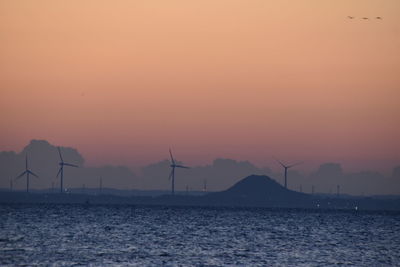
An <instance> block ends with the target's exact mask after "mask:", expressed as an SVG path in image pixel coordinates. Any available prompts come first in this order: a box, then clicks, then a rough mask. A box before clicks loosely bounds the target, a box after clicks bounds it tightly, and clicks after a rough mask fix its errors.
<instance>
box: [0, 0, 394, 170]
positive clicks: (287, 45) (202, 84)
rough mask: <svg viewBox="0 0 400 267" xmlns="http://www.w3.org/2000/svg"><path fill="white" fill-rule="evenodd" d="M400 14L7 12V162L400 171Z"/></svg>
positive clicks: (177, 4) (179, 6)
mask: <svg viewBox="0 0 400 267" xmlns="http://www.w3.org/2000/svg"><path fill="white" fill-rule="evenodd" d="M399 14H400V1H399V0H376V1H371V0H359V1H353V0H342V1H341V0H329V1H321V0H308V1H307V0H299V1H284V0H271V1H268V0H241V1H237V0H201V1H194V0H193V1H191V0H189V1H188V0H179V1H178V0H168V1H165V0H159V1H153V0H137V1H135V0H113V1H111V0H103V1H100V0H92V1H89V0H82V1H78V0H73V1H60V0H47V1H46V0H36V1H30V0H29V1H28V0H27V1H23V0H0V130H1V133H0V150H17V151H19V150H20V149H22V147H23V146H24V145H26V144H27V143H28V142H29V140H30V139H34V138H35V139H46V140H48V141H50V142H51V143H53V144H55V145H63V146H72V147H75V148H77V149H78V150H79V151H80V152H82V154H83V156H84V157H85V158H86V160H87V163H88V164H89V165H100V164H105V163H112V164H128V165H130V166H138V165H143V164H146V163H149V162H154V161H158V160H161V159H164V158H166V157H167V156H168V154H167V153H168V147H170V146H171V147H172V148H173V149H174V150H175V151H176V156H177V158H178V159H181V160H183V161H185V163H188V164H203V163H207V162H210V161H211V160H212V159H214V158H216V157H229V158H234V159H238V160H250V161H252V162H254V163H256V164H258V165H261V166H263V165H270V166H271V167H272V165H274V163H273V162H272V161H271V156H272V155H275V156H277V157H280V158H282V159H287V160H288V161H291V160H293V161H294V160H296V161H297V160H304V161H306V163H307V164H305V165H304V166H303V167H300V168H311V167H315V166H316V165H317V164H319V163H321V162H326V161H336V162H341V163H343V165H344V167H345V168H348V169H380V170H385V169H386V170H388V171H389V170H390V169H391V168H392V167H393V166H394V165H396V164H399V163H400V141H399V136H400V120H399V115H400V105H399V99H400V16H399ZM348 15H352V16H355V17H356V18H355V19H354V20H349V19H347V18H346V17H347V16H348ZM364 16H365V17H370V18H371V19H370V20H368V21H365V20H361V19H360V18H361V17H364ZM376 16H382V17H383V20H376V19H373V18H374V17H376Z"/></svg>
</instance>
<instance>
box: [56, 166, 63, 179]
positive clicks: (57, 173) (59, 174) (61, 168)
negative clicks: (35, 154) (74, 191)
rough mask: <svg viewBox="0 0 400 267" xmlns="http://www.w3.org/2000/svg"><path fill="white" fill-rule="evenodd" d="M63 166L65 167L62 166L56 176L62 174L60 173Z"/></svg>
mask: <svg viewBox="0 0 400 267" xmlns="http://www.w3.org/2000/svg"><path fill="white" fill-rule="evenodd" d="M62 168H63V167H61V168H60V169H59V170H58V173H57V176H56V177H58V176H59V175H60V173H61V171H62Z"/></svg>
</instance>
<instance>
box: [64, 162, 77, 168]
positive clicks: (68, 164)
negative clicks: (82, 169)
mask: <svg viewBox="0 0 400 267" xmlns="http://www.w3.org/2000/svg"><path fill="white" fill-rule="evenodd" d="M63 165H65V166H70V167H75V168H78V167H79V166H78V165H75V164H71V163H65V162H64V163H63Z"/></svg>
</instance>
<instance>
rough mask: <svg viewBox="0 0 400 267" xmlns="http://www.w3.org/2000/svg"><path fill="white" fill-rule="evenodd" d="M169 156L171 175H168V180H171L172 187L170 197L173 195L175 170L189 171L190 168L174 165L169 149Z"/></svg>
mask: <svg viewBox="0 0 400 267" xmlns="http://www.w3.org/2000/svg"><path fill="white" fill-rule="evenodd" d="M169 155H170V156H171V165H170V167H171V173H170V174H169V177H168V179H170V180H171V186H172V188H171V192H172V195H174V194H175V168H182V169H190V167H186V166H183V165H180V164H176V162H175V159H174V157H173V156H172V152H171V149H169Z"/></svg>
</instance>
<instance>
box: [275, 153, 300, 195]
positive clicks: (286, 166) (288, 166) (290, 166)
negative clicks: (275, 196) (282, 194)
mask: <svg viewBox="0 0 400 267" xmlns="http://www.w3.org/2000/svg"><path fill="white" fill-rule="evenodd" d="M274 159H275V160H276V161H277V162H278V163H279V164H281V166H282V167H283V168H284V169H285V188H286V189H287V171H288V169H290V168H292V167H294V166H297V165H299V164H301V163H302V162H297V163H295V164H292V165H285V164H283V163H282V162H281V161H279V160H278V159H276V158H274Z"/></svg>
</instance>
